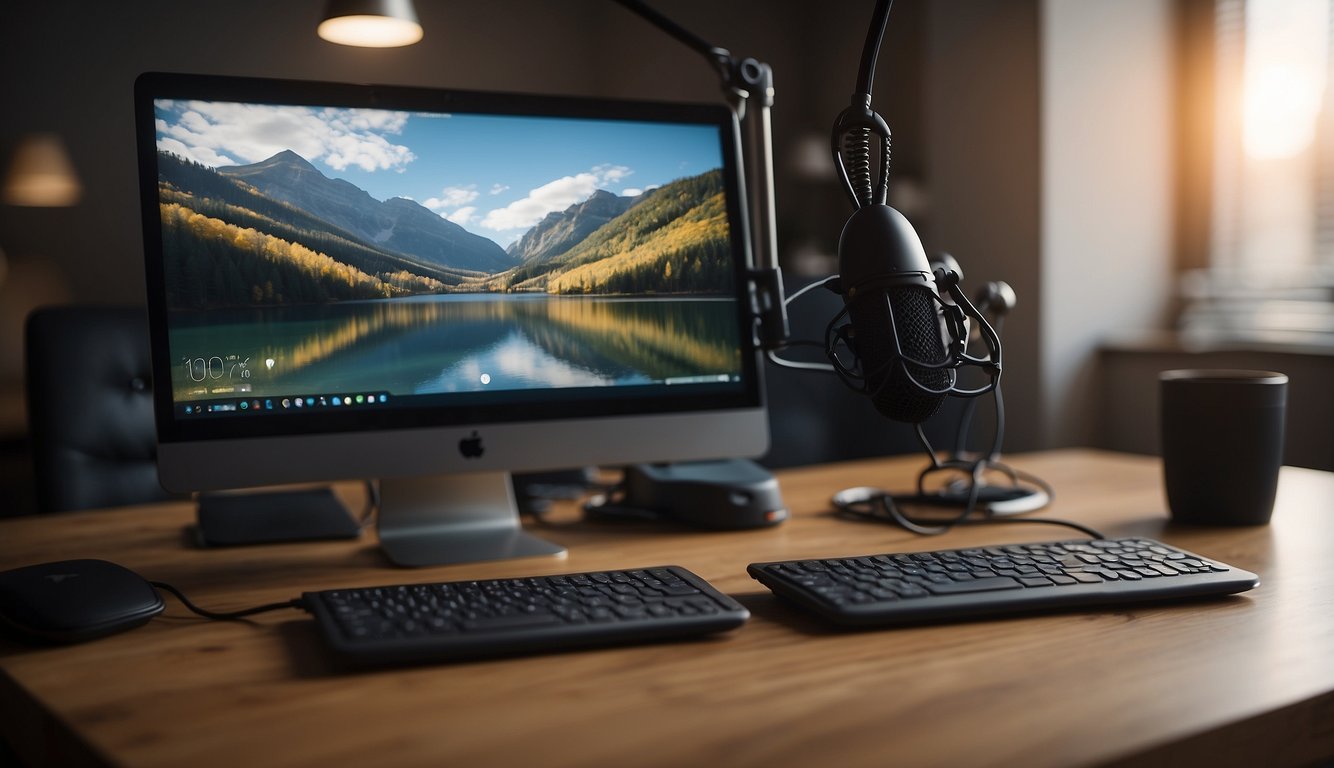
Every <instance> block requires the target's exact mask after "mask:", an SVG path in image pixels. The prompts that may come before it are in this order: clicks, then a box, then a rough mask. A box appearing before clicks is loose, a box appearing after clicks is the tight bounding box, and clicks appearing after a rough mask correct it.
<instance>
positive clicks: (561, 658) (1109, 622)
mask: <svg viewBox="0 0 1334 768" xmlns="http://www.w3.org/2000/svg"><path fill="white" fill-rule="evenodd" d="M1009 460H1010V462H1011V463H1012V464H1014V465H1015V466H1017V467H1020V468H1022V469H1026V470H1029V471H1032V472H1035V473H1037V474H1038V475H1040V476H1043V477H1045V478H1047V479H1049V480H1050V481H1051V482H1052V484H1053V485H1054V486H1055V487H1056V490H1057V500H1056V502H1055V505H1054V506H1053V507H1052V508H1050V509H1049V510H1048V511H1047V512H1046V513H1045V514H1048V515H1051V516H1060V517H1067V518H1074V519H1077V520H1079V521H1082V522H1085V523H1088V524H1090V525H1093V526H1095V527H1098V528H1101V529H1102V530H1104V531H1105V532H1107V533H1108V534H1110V535H1126V534H1143V535H1149V536H1155V537H1159V538H1162V539H1164V540H1166V541H1169V542H1173V543H1175V544H1178V545H1180V546H1183V547H1185V548H1187V549H1191V550H1195V551H1198V552H1200V553H1201V554H1205V555H1209V556H1212V557H1216V558H1218V559H1221V560H1224V561H1228V562H1231V563H1234V564H1236V565H1238V566H1241V567H1243V568H1247V569H1249V570H1253V571H1255V572H1257V573H1259V574H1260V575H1261V577H1262V579H1263V583H1262V585H1261V586H1260V588H1259V589H1257V590H1254V591H1252V592H1249V593H1247V594H1246V595H1244V596H1237V597H1233V598H1227V599H1222V600H1214V601H1210V602H1205V603H1193V604H1178V605H1172V606H1153V607H1136V608H1132V609H1124V610H1115V611H1106V612H1076V613H1066V614H1060V615H1044V616H1036V617H1029V618H1023V619H1013V620H1002V621H986V622H975V623H969V624H955V625H943V626H930V627H920V628H912V629H900V630H893V631H874V632H852V633H847V632H836V631H830V630H828V629H826V628H824V627H822V626H820V625H818V624H815V623H813V622H811V621H810V620H807V619H806V618H804V617H803V616H801V615H800V614H798V613H796V612H794V611H792V610H790V609H788V608H787V607H786V606H784V605H783V604H781V603H778V602H777V601H776V600H775V599H774V598H772V597H771V596H770V595H769V594H768V592H767V591H766V590H764V589H763V588H761V587H760V586H759V585H758V584H757V583H755V582H753V581H752V580H751V579H750V578H749V577H748V576H747V575H746V573H745V566H746V564H747V563H749V562H751V561H754V560H772V559H779V558H791V557H821V556H834V555H852V554H867V553H873V552H881V551H892V550H913V549H932V548H942V547H952V546H973V545H984V544H997V543H1007V542H1018V541H1026V540H1027V541H1036V540H1043V539H1057V538H1066V537H1067V531H1066V530H1065V529H1061V528H1046V527H1038V526H1020V525H1011V526H976V527H971V528H965V529H959V530H957V531H955V532H953V533H951V534H948V535H946V536H943V537H937V538H920V537H916V536H913V535H911V534H907V533H904V532H902V531H900V530H897V529H895V528H891V527H889V526H886V525H879V524H869V523H855V522H849V521H845V520H840V519H836V518H834V517H832V516H831V515H830V514H829V513H828V512H827V499H828V497H829V495H830V493H831V492H833V491H835V490H838V489H840V488H843V487H846V486H852V485H862V484H881V485H885V486H888V487H893V488H906V487H909V485H910V483H911V478H912V477H913V476H914V474H915V472H916V470H917V469H918V468H920V467H921V465H922V459H920V458H916V457H906V458H902V459H891V460H882V461H874V462H858V463H850V464H843V465H832V466H827V467H821V468H809V469H799V470H793V471H787V472H783V473H781V475H780V478H781V481H782V486H783V492H784V494H785V496H786V499H787V502H788V504H789V505H790V507H791V508H792V510H793V512H794V516H793V518H792V519H791V520H790V521H789V522H787V523H785V524H783V525H781V526H779V527H778V528H774V529H769V530H763V531H750V532H737V533H696V532H682V531H675V530H667V529H664V528H648V529H645V528H637V527H630V526H619V527H611V526H599V527H594V526H589V525H583V524H574V525H570V526H567V527H553V528H549V529H547V530H546V531H545V535H547V536H549V537H550V538H552V539H555V540H558V541H561V542H563V543H565V544H566V545H568V546H569V548H570V554H569V559H568V560H564V561H562V560H541V559H539V560H525V561H511V562H503V563H490V564H482V565H471V566H451V567H441V568H432V569H424V570H414V571H405V570H398V569H394V568H391V567H388V566H386V565H384V564H383V562H382V560H381V559H380V556H379V554H378V552H377V550H376V549H375V548H374V541H373V535H368V536H367V537H366V538H365V540H363V541H360V542H337V543H317V544H294V545H272V546H262V547H250V548H245V549H220V550H211V551H200V550H191V549H187V548H184V547H183V545H182V535H181V529H182V527H183V526H184V525H185V524H186V523H187V522H189V521H190V520H191V519H192V511H191V509H190V507H189V506H187V505H179V504H178V505H172V504H166V505H160V506H152V507H139V508H131V509H126V510H121V511H107V512H96V513H79V514H70V515H65V516H60V517H48V518H43V519H25V520H15V521H6V522H3V523H0V567H5V568H8V567H15V566H19V565H24V564H28V563H35V562H41V561H46V560H55V559H62V558H69V557H104V558H107V559H111V560H114V561H117V562H120V563H122V564H124V565H126V566H128V567H130V568H133V569H135V570H137V571H138V572H140V573H142V574H144V575H146V576H148V577H150V578H153V579H158V580H163V581H167V582H170V583H173V584H176V585H177V586H179V587H181V588H182V589H184V590H185V591H186V592H187V594H189V595H191V596H192V598H193V599H194V600H195V601H196V602H198V603H200V604H202V605H204V606H207V607H211V608H214V609H224V610H225V609H239V608H242V607H247V606H250V605H255V604H259V603H265V602H272V601H278V600H284V599H287V598H290V597H293V596H295V595H296V594H297V593H299V592H301V591H302V590H303V589H311V588H326V587H334V586H358V585H370V584H391V583H402V582H405V581H428V580H440V579H453V578H480V577H494V576H507V575H519V574H550V573H559V572H562V571H573V570H591V569H601V568H620V567H628V566H635V565H650V564H658V563H663V562H669V561H670V562H676V563H680V564H681V565H684V566H686V567H688V568H691V569H693V570H695V571H696V572H698V573H699V574H701V575H702V576H704V577H705V578H707V579H709V580H711V581H712V582H713V583H714V584H715V585H717V586H718V587H719V588H720V589H722V590H723V591H725V592H728V593H730V594H733V595H735V596H737V597H738V598H739V599H740V600H741V601H742V602H743V603H745V604H746V605H747V606H748V607H749V608H750V609H751V611H752V613H753V614H754V617H753V618H752V620H751V621H750V623H749V624H748V625H747V626H745V627H743V628H742V629H741V630H739V631H738V632H735V633H732V634H730V635H727V636H723V637H718V638H714V639H708V640H703V641H696V642H688V643H676V644H668V645H654V646H640V647H627V648H615V649H609V650H599V651H590V652H579V653H566V654H559V655H549V656H533V657H523V658H515V659H506V660H497V661H487V662H481V663H469V664H456V665H437V666H423V667H413V668H406V669H393V670H383V671H370V672H350V671H347V670H343V669H340V668H339V667H338V666H337V665H336V664H335V663H334V661H333V660H332V659H330V658H329V657H328V656H327V655H326V654H325V652H324V650H323V648H322V646H321V645H320V641H319V638H318V637H317V636H316V634H315V633H314V631H313V628H312V626H311V623H310V621H309V619H307V618H306V617H305V616H304V614H300V613H297V612H295V611H293V612H280V613H273V614H265V615H263V616H261V617H258V618H257V620H255V621H254V622H250V623H239V622H230V623H227V622H205V621H202V620H198V619H195V618H192V617H191V616H190V615H189V614H187V613H186V612H185V611H184V609H182V608H181V607H180V606H179V605H178V604H177V603H175V602H174V601H172V600H169V601H168V606H169V607H168V610H167V613H166V615H165V617H159V618H157V619H154V620H153V621H152V622H150V623H149V624H148V625H147V626H145V627H142V628H140V629H136V630H134V631H132V632H128V633H125V634H122V635H118V636H115V637H110V638H106V639H103V640H99V641H96V642H93V643H88V644H86V645H81V646H73V647H67V648H56V649H40V650H31V649H25V648H21V647H19V646H15V645H3V646H0V669H2V670H3V674H2V675H0V711H2V712H3V715H2V716H0V728H3V729H4V732H5V735H6V738H7V739H9V740H10V742H11V743H12V744H13V745H14V746H15V750H16V751H17V752H19V753H20V754H21V755H22V756H24V757H25V758H27V759H30V760H32V761H33V762H34V763H42V762H53V763H59V764H71V763H75V764H77V763H81V762H96V761H107V762H114V763H118V764H124V765H160V766H173V767H175V766H194V767H196V768H197V767H199V766H209V765H354V764H355V765H375V766H380V765H395V764H409V765H431V766H437V765H456V766H490V765H496V766H521V765H542V766H639V765H654V766H658V765H660V766H699V765H728V766H742V765H762V766H783V765H839V766H856V765H864V766H886V765H898V764H901V765H912V766H928V765H939V766H964V765H967V766H980V765H1019V764H1022V765H1025V766H1045V765H1062V766H1065V765H1089V764H1105V763H1125V764H1173V765H1175V764H1194V765H1199V764H1205V763H1206V762H1207V763H1208V764H1210V765H1261V764H1263V765H1280V764H1305V763H1309V762H1311V761H1312V760H1314V759H1316V758H1319V757H1327V756H1330V755H1334V568H1331V567H1330V555H1331V548H1332V547H1334V508H1331V506H1330V502H1331V500H1334V474H1330V473H1322V472H1315V471H1311V470H1300V469H1289V468H1285V469H1284V471H1283V479H1282V483H1281V485H1280V488H1279V500H1278V508H1277V510H1276V512H1275V516H1274V522H1273V524H1272V525H1270V526H1268V527H1261V528H1251V529H1209V530H1206V529H1184V528H1176V527H1172V526H1169V525H1168V523H1167V518H1166V515H1165V513H1164V502H1163V499H1162V494H1161V491H1160V486H1161V483H1160V475H1159V468H1158V464H1157V461H1156V460H1153V459H1148V458H1142V457H1132V456H1125V455H1119V454H1110V453H1097V452H1089V451H1060V452H1052V453H1044V454H1033V455H1027V456H1011V457H1009Z"/></svg>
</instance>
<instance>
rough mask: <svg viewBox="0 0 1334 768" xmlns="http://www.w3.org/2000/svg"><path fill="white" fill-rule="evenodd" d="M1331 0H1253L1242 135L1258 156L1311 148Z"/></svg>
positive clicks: (1249, 14)
mask: <svg viewBox="0 0 1334 768" xmlns="http://www.w3.org/2000/svg"><path fill="white" fill-rule="evenodd" d="M1328 29H1329V3H1328V1H1327V0H1249V2H1247V4H1246V63H1245V74H1244V76H1243V86H1242V87H1243V88H1244V91H1243V93H1244V97H1243V107H1242V108H1243V124H1242V131H1243V132H1242V141H1243V145H1244V147H1245V149H1246V154H1247V155H1249V156H1250V157H1252V158H1255V159H1280V158H1286V157H1294V156H1296V155H1299V154H1301V153H1302V152H1305V151H1306V150H1307V149H1308V148H1309V147H1310V146H1311V144H1312V142H1314V140H1315V134H1316V124H1317V121H1318V120H1319V116H1320V109H1321V99H1322V98H1323V95H1324V92H1325V72H1326V56H1327V51H1328V40H1327V37H1326V32H1327V30H1328Z"/></svg>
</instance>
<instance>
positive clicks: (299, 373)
mask: <svg viewBox="0 0 1334 768" xmlns="http://www.w3.org/2000/svg"><path fill="white" fill-rule="evenodd" d="M170 336H171V350H172V354H173V357H174V358H175V360H176V365H175V366H174V367H173V368H172V386H173V389H174V391H175V398H176V400H177V401H181V400H194V399H202V398H208V397H230V396H236V395H239V394H242V393H249V394H251V395H253V396H256V397H264V396H281V395H292V394H313V393H322V392H325V393H338V392H352V393H355V392H361V391H364V392H367V393H370V392H388V393H389V394H391V395H411V394H429V393H441V392H478V391H485V390H505V389H525V388H532V387H587V386H606V385H613V384H629V383H648V382H655V381H656V382H660V381H664V380H668V379H691V378H697V377H715V378H716V377H719V376H731V375H736V374H739V373H740V372H741V359H740V353H739V352H738V328H737V308H736V302H735V300H733V299H727V298H699V297H674V298H608V297H556V296H548V295H545V294H454V295H444V296H416V297H412V298H403V299H386V300H382V301H359V302H342V303H338V304H322V305H309V306H297V307H265V308H253V309H236V310H208V311H200V312H173V313H172V314H171V331H170Z"/></svg>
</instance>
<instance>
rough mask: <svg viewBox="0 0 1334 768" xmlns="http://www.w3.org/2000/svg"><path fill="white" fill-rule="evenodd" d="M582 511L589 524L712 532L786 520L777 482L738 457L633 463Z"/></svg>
mask: <svg viewBox="0 0 1334 768" xmlns="http://www.w3.org/2000/svg"><path fill="white" fill-rule="evenodd" d="M584 511H585V514H586V515H587V516H588V519H590V520H614V519H627V518H635V519H644V520H661V521H665V522H675V523H681V524H682V525H688V526H692V527H695V528H710V529H715V530H736V529H743V528H767V527H770V526H774V525H778V524H779V523H781V522H783V521H784V520H786V519H787V516H788V513H787V507H785V506H784V505H783V496H782V493H781V492H780V491H779V488H778V479H777V478H775V477H774V476H773V474H771V473H770V472H769V470H767V469H765V468H764V467H761V466H760V465H758V464H756V463H755V462H753V461H747V460H743V459H734V460H729V461H703V462H683V463H680V464H635V465H633V466H629V467H626V468H625V478H624V479H623V480H622V481H621V483H620V485H618V486H617V487H616V488H614V489H613V490H612V491H611V492H610V493H609V494H608V496H607V498H605V499H603V500H601V501H596V502H590V503H589V504H587V505H585V507H584Z"/></svg>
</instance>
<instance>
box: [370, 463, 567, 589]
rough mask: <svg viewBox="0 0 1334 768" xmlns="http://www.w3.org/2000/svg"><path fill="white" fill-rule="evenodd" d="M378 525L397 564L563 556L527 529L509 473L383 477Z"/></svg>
mask: <svg viewBox="0 0 1334 768" xmlns="http://www.w3.org/2000/svg"><path fill="white" fill-rule="evenodd" d="M376 529H377V530H378V531H379V534H380V547H381V548H382V549H383V550H384V553H385V556H386V557H388V558H389V559H390V560H391V561H393V562H394V563H395V564H397V565H405V566H412V567H416V566H424V565H452V564H455V563H474V562H481V561H484V560H507V559H510V558H515V557H535V556H540V555H556V556H560V557H564V556H565V548H564V547H562V546H560V545H559V544H553V543H551V542H549V541H544V540H542V539H539V538H537V537H536V536H532V535H529V534H527V533H525V532H524V531H523V527H522V525H521V524H520V521H519V508H518V505H517V504H516V503H515V498H514V485H513V483H512V482H511V481H510V474H509V473H508V472H476V473H466V474H444V475H436V476H428V477H391V478H386V479H383V480H381V481H380V509H379V511H378V513H377V515H376Z"/></svg>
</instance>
